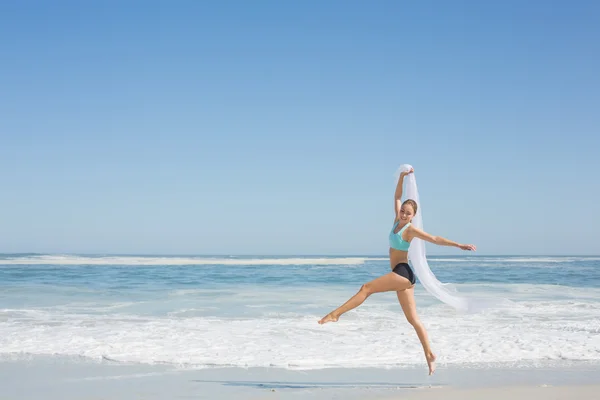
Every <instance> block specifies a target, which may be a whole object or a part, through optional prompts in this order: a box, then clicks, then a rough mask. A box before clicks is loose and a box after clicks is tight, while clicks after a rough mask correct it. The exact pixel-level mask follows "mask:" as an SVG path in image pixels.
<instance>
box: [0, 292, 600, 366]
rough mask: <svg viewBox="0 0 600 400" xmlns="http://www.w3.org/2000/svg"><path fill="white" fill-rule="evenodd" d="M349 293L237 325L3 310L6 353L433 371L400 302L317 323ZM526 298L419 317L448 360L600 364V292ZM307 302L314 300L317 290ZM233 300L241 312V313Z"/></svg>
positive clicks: (0, 338)
mask: <svg viewBox="0 0 600 400" xmlns="http://www.w3.org/2000/svg"><path fill="white" fill-rule="evenodd" d="M471 289H473V288H471ZM523 289H526V288H523ZM340 290H342V289H340ZM340 290H336V291H335V295H331V294H327V297H324V298H322V299H319V301H320V302H322V303H325V304H321V305H317V306H316V307H315V304H311V305H309V306H310V307H309V309H307V310H304V309H299V308H297V307H288V308H283V309H278V308H277V307H274V306H273V307H264V308H263V309H256V311H255V312H253V313H252V314H247V315H246V314H244V316H240V315H238V316H233V317H225V316H223V315H204V316H199V314H198V313H197V312H196V311H197V310H196V309H191V308H187V307H181V308H179V309H178V310H176V311H175V312H171V313H168V314H165V315H160V316H159V315H138V314H123V313H117V312H120V309H119V308H113V309H112V310H109V312H110V313H109V312H107V313H104V314H99V313H91V312H90V313H81V311H84V310H82V309H77V310H76V312H74V311H75V310H71V311H70V312H69V311H67V310H65V309H64V307H60V308H52V307H51V308H46V309H16V308H13V309H2V310H0V354H2V355H3V356H7V355H10V354H13V355H14V354H24V353H25V354H39V355H66V356H84V357H90V358H94V359H101V358H107V359H110V360H115V361H120V362H139V363H149V364H152V363H170V364H177V365H191V366H196V367H208V366H241V367H253V366H276V367H283V368H299V369H315V368H325V367H369V366H372V367H390V366H409V365H416V364H424V360H423V353H422V349H421V346H420V344H419V341H418V339H417V336H416V335H415V332H414V330H413V328H412V327H411V326H410V325H409V324H408V323H407V322H406V320H405V318H404V316H403V314H402V311H401V309H400V307H399V305H398V304H397V302H394V301H393V300H394V299H393V296H384V295H382V296H379V297H377V298H375V297H374V298H373V299H371V298H370V299H369V302H368V303H365V304H364V305H363V306H362V307H360V308H358V309H356V310H354V311H352V312H351V313H348V314H346V315H345V316H343V317H342V318H341V319H340V321H339V322H337V323H330V324H327V325H323V326H321V325H318V324H317V320H318V319H319V318H320V317H321V316H322V315H317V314H316V313H315V312H314V311H315V309H316V308H318V309H323V313H325V312H326V311H329V307H330V306H331V304H330V303H333V304H338V303H340V302H341V301H342V300H345V297H342V296H340V294H341V293H339V291H340ZM540 290H541V289H540ZM579 290H580V291H583V289H579ZM344 291H348V290H347V289H344ZM516 292H517V294H518V296H519V298H520V299H523V300H524V301H519V302H518V303H517V304H516V305H515V307H514V308H513V309H509V310H503V311H490V312H486V313H482V314H476V315H457V314H455V313H454V312H452V311H451V310H450V309H449V308H448V307H446V306H445V305H443V304H440V303H437V302H432V301H430V302H424V301H422V300H423V296H425V295H424V294H418V295H417V301H418V302H419V305H420V307H419V313H420V316H421V319H422V321H423V323H424V324H425V325H426V327H427V329H428V331H429V334H430V338H431V342H432V346H433V348H434V350H435V351H436V352H437V354H438V356H439V361H440V362H441V363H450V364H474V363H476V364H480V363H502V362H509V363H517V364H518V363H520V362H532V361H533V362H536V361H549V360H588V361H598V362H600V303H599V302H598V301H597V300H598V295H600V292H599V291H593V292H594V293H591V292H590V293H588V298H587V299H586V298H581V297H579V296H578V293H577V292H572V293H566V294H564V296H566V297H567V298H565V299H561V300H539V299H538V300H531V299H530V297H532V296H533V298H539V297H538V296H539V293H535V294H532V293H530V292H528V291H527V290H522V291H519V290H517V291H516ZM546 292H547V293H546V294H549V293H552V288H550V287H548V288H546ZM179 294H180V295H183V296H186V294H182V293H179ZM191 294H193V293H188V294H187V296H189V295H191ZM314 294H315V293H313V296H314ZM265 295H266V296H267V297H268V299H269V300H268V301H266V302H265V300H264V297H262V299H263V302H262V303H260V302H259V300H260V299H261V296H259V295H258V294H254V295H252V294H251V293H246V294H245V295H243V296H242V297H243V298H244V303H246V302H249V303H250V305H260V304H263V305H264V304H273V302H275V303H280V302H281V301H282V296H285V294H284V292H283V291H281V292H279V291H278V292H276V293H266V294H265V293H262V296H265ZM294 295H296V293H294ZM298 295H299V296H300V297H301V298H302V299H304V300H306V301H308V300H309V297H310V295H311V291H309V290H306V291H304V292H300V293H298ZM288 299H289V293H288ZM230 300H231V301H232V302H233V303H232V305H233V306H235V307H237V306H239V305H240V304H241V303H238V304H237V305H236V304H235V302H236V299H230ZM290 300H293V299H290ZM304 300H303V301H304ZM237 301H239V299H238V300H237ZM315 301H316V300H314V298H313V303H314V302H315ZM217 303H218V300H217V299H215V300H214V304H217ZM211 305H213V304H212V302H209V303H208V304H199V305H198V306H199V307H206V308H210V306H211ZM311 307H312V308H311ZM102 309H105V308H104V307H103V308H102Z"/></svg>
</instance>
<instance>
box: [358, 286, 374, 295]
mask: <svg viewBox="0 0 600 400" xmlns="http://www.w3.org/2000/svg"><path fill="white" fill-rule="evenodd" d="M360 292H361V293H363V294H365V295H367V296H369V295H370V294H372V293H373V291H372V288H371V284H370V283H365V284H364V285H362V286H361V287H360Z"/></svg>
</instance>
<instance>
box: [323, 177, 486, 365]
mask: <svg viewBox="0 0 600 400" xmlns="http://www.w3.org/2000/svg"><path fill="white" fill-rule="evenodd" d="M413 172H414V169H412V168H411V169H410V170H408V171H403V172H402V173H401V174H400V178H399V179H398V185H397V186H396V192H395V194H394V210H395V213H396V217H395V219H394V225H393V227H392V230H391V231H390V235H389V242H390V268H391V269H392V272H390V273H388V274H385V275H383V276H380V277H379V278H377V279H375V280H373V281H371V282H368V283H365V284H364V285H362V287H361V288H360V290H359V291H358V293H356V294H355V295H354V296H352V297H351V298H350V299H349V300H348V301H347V302H346V303H344V304H343V305H342V306H341V307H339V308H337V309H336V310H334V311H332V312H330V313H329V314H327V315H326V316H325V317H323V318H322V319H321V320H320V321H319V324H324V323H327V322H336V321H337V320H338V319H339V318H340V316H341V315H342V314H344V313H346V312H348V311H350V310H352V309H354V308H356V307H358V306H359V305H361V304H362V303H363V302H364V301H365V300H366V299H367V297H369V296H370V295H372V294H373V293H381V292H391V291H394V292H396V294H397V295H398V300H399V301H400V305H401V306H402V311H404V315H405V316H406V319H407V320H408V323H410V324H411V325H412V326H413V327H414V328H415V331H416V332H417V336H418V337H419V340H420V341H421V345H422V346H423V351H424V352H425V358H426V359H427V365H428V366H429V375H431V374H433V372H434V371H435V354H433V351H432V350H431V347H430V346H429V339H428V338H427V331H426V330H425V327H424V326H423V324H422V323H421V321H420V320H419V316H418V315H417V309H416V306H415V296H414V285H415V282H416V279H415V274H414V273H413V270H412V269H411V267H410V265H409V264H408V249H409V247H410V245H411V242H412V240H413V239H414V238H419V239H422V240H424V241H427V242H430V243H433V244H437V245H440V246H453V247H458V248H459V249H461V250H467V251H475V246H474V245H472V244H459V243H456V242H453V241H451V240H448V239H445V238H443V237H440V236H432V235H430V234H429V233H426V232H424V231H423V230H421V229H419V228H417V227H415V226H413V225H412V224H411V222H412V219H413V218H414V216H415V214H416V213H417V207H418V205H417V203H416V201H414V200H412V199H408V200H406V201H404V202H402V200H401V199H402V185H403V182H404V178H405V177H406V176H407V175H409V174H412V173H413Z"/></svg>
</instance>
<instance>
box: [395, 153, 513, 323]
mask: <svg viewBox="0 0 600 400" xmlns="http://www.w3.org/2000/svg"><path fill="white" fill-rule="evenodd" d="M411 168H412V166H410V165H408V164H403V165H401V166H400V168H399V169H398V171H397V172H396V177H397V179H396V182H398V179H399V178H400V173H401V172H403V171H406V172H408V171H410V170H411ZM404 184H405V188H404V190H403V196H404V197H405V198H406V199H412V200H414V201H416V202H417V213H416V215H415V216H414V217H413V219H412V225H414V226H415V227H416V228H419V229H421V230H423V207H422V205H421V202H420V201H419V191H418V190H417V180H416V178H415V174H414V173H412V174H409V175H406V176H405V177H404ZM408 259H409V262H410V263H411V266H412V268H413V270H414V272H415V274H416V275H417V277H418V278H419V282H420V283H421V284H422V285H423V287H424V288H425V289H426V290H427V291H428V292H429V293H431V294H432V295H433V296H435V297H437V298H438V299H439V300H441V301H442V302H444V303H446V304H449V305H450V306H452V307H454V308H455V309H457V310H459V311H464V312H477V311H480V310H482V309H484V308H488V307H491V306H498V305H500V304H501V303H502V300H500V299H481V298H467V297H464V296H461V295H460V294H459V293H458V292H457V291H456V289H455V288H454V287H453V286H452V285H450V284H447V283H442V282H440V281H439V280H437V278H436V277H435V275H434V274H433V272H431V269H430V268H429V264H428V263H427V257H426V255H425V242H424V241H423V240H422V239H418V238H414V239H413V240H412V241H411V243H410V248H409V250H408ZM499 300H500V301H499Z"/></svg>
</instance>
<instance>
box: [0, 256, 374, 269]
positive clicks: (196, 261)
mask: <svg viewBox="0 0 600 400" xmlns="http://www.w3.org/2000/svg"><path fill="white" fill-rule="evenodd" d="M366 259H367V258H364V257H331V258H327V257H306V258H304V257H290V258H224V257H214V258H213V257H150V256H103V257H86V256H75V255H40V256H28V257H6V258H4V259H0V265H133V266H135V265H360V264H363V263H364V262H365V260H366Z"/></svg>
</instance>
